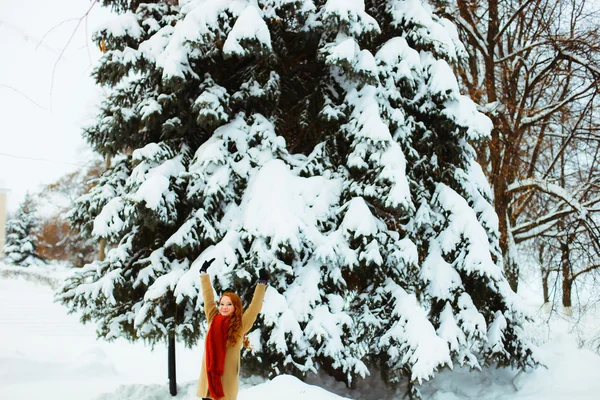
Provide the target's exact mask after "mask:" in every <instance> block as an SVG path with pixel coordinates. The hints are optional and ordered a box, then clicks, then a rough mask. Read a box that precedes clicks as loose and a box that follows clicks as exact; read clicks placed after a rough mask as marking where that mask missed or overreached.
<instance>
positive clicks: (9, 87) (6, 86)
mask: <svg viewBox="0 0 600 400" xmlns="http://www.w3.org/2000/svg"><path fill="white" fill-rule="evenodd" d="M0 87H2V88H5V89H10V90H13V91H15V92H17V93H18V94H20V95H21V96H23V97H25V98H26V99H27V100H29V101H30V102H32V103H33V104H35V105H36V106H38V107H39V108H41V109H42V110H44V111H50V110H48V109H47V108H46V107H44V106H42V105H40V104H38V103H37V102H36V101H35V100H32V99H31V98H30V97H29V96H27V95H26V94H25V93H23V92H21V91H20V90H19V89H15V88H14V87H12V86H8V85H4V84H2V83H0Z"/></svg>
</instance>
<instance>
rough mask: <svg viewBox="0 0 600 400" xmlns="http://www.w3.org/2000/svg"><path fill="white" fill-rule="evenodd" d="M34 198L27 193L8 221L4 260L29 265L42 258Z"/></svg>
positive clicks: (22, 265) (19, 264) (23, 265)
mask: <svg viewBox="0 0 600 400" xmlns="http://www.w3.org/2000/svg"><path fill="white" fill-rule="evenodd" d="M36 212H37V209H36V205H35V202H34V200H33V199H32V197H31V196H30V195H29V194H26V195H25V199H24V200H23V203H21V205H20V206H19V209H18V210H17V213H16V214H15V216H14V218H11V219H10V220H8V221H7V223H6V244H5V246H4V257H5V258H4V260H5V261H6V262H7V263H8V264H13V265H18V266H21V267H29V266H30V265H31V264H33V263H35V262H36V260H42V259H41V258H40V257H39V255H38V254H37V250H36V249H37V242H38V238H37V230H38V225H39V221H38V217H37V215H36Z"/></svg>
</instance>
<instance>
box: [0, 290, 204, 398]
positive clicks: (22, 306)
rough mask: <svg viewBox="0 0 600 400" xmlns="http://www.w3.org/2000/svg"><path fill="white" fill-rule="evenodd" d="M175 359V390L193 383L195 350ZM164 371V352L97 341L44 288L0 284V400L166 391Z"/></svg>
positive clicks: (179, 353) (91, 331) (181, 350)
mask: <svg viewBox="0 0 600 400" xmlns="http://www.w3.org/2000/svg"><path fill="white" fill-rule="evenodd" d="M177 357H178V359H177V364H178V368H177V374H178V381H179V382H180V384H181V383H185V382H186V381H188V383H189V381H190V380H193V379H196V378H195V376H196V374H197V371H196V369H198V370H199V362H198V361H197V360H198V357H199V353H198V350H197V349H196V350H189V349H185V348H184V347H183V345H179V348H178V351H177ZM166 371H167V355H166V349H165V348H161V347H159V346H157V347H156V348H155V349H154V351H151V350H150V348H148V347H145V346H144V345H143V344H141V343H140V344H130V343H128V342H126V341H116V342H114V343H107V342H104V341H101V340H97V339H96V334H95V331H94V327H93V325H82V324H81V323H80V322H79V318H78V316H77V315H67V309H66V308H65V307H63V306H61V305H59V304H56V303H54V302H53V292H52V290H51V289H50V288H49V287H47V286H45V285H42V284H36V283H33V282H28V281H25V280H22V279H0V399H3V400H26V399H36V400H37V399H51V400H52V399H60V400H70V399H77V400H83V399H93V398H96V397H98V395H100V394H101V393H103V392H113V391H115V390H116V388H117V387H118V386H120V385H123V384H145V385H148V384H158V385H160V386H161V387H162V388H164V390H165V391H166V390H167V389H166V387H167V385H166V382H167V378H166V377H167V372H166ZM169 397H170V396H169Z"/></svg>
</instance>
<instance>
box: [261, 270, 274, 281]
mask: <svg viewBox="0 0 600 400" xmlns="http://www.w3.org/2000/svg"><path fill="white" fill-rule="evenodd" d="M269 279H271V274H269V271H267V270H266V269H265V268H261V269H259V270H258V280H259V281H264V282H268V281H269Z"/></svg>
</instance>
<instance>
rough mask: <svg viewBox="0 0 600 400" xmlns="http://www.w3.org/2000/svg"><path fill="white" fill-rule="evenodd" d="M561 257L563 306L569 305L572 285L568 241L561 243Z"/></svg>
mask: <svg viewBox="0 0 600 400" xmlns="http://www.w3.org/2000/svg"><path fill="white" fill-rule="evenodd" d="M561 247H562V257H561V260H560V264H561V265H560V267H561V269H562V278H563V280H562V289H563V290H562V292H563V293H562V304H563V307H571V288H572V286H573V278H572V276H571V263H570V261H569V243H568V242H567V243H563V244H562V245H561Z"/></svg>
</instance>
